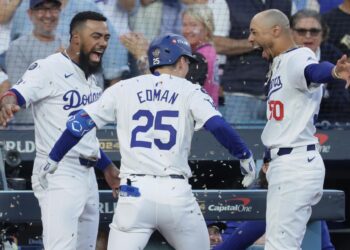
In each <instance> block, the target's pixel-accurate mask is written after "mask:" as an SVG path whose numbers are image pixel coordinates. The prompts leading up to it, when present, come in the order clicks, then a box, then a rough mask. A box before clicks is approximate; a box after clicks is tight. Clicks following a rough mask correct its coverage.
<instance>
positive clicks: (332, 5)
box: [0, 0, 350, 125]
mask: <svg viewBox="0 0 350 250" xmlns="http://www.w3.org/2000/svg"><path fill="white" fill-rule="evenodd" d="M270 8H276V9H279V10H281V11H283V12H284V13H285V14H286V15H287V16H289V17H292V28H293V30H294V32H293V33H294V36H295V40H296V42H297V43H298V44H299V45H300V46H306V47H310V49H312V50H313V51H314V52H315V53H316V55H317V56H318V58H319V59H320V60H321V61H322V60H329V61H331V62H333V63H335V62H336V60H337V58H339V57H340V55H341V54H348V55H349V52H350V33H349V32H350V31H349V28H348V27H349V24H350V1H349V0H336V1H334V0H318V1H317V0H293V1H290V0H285V1H279V0H260V1H253V0H247V1H239V0H229V1H228V0H226V1H225V0H82V1H72V0H59V1H58V0H55V1H50V0H48V1H47V3H45V4H44V5H40V7H38V8H34V9H31V8H30V7H29V1H21V0H15V1H13V0H12V1H10V0H0V38H1V40H0V67H1V75H2V77H1V81H2V83H1V85H0V91H1V92H4V91H6V90H7V89H9V88H10V87H11V86H12V85H13V84H15V83H16V82H18V81H20V80H21V75H22V74H23V73H24V71H25V70H26V69H27V68H28V66H29V65H30V64H31V63H32V62H33V61H35V60H37V59H40V58H45V57H46V56H48V55H49V54H52V53H55V52H59V51H63V50H64V48H65V47H66V46H67V44H68V42H69V39H70V38H69V22H70V19H71V18H72V16H73V15H74V14H75V13H77V12H79V11H84V10H93V11H99V12H102V13H103V14H104V15H105V16H106V17H107V18H108V25H109V27H110V32H111V42H110V44H109V47H108V49H107V52H106V53H105V55H104V57H103V69H102V71H101V72H100V73H99V74H98V77H99V82H100V84H101V85H102V86H104V87H108V86H110V85H111V84H114V83H116V82H118V81H119V80H121V79H125V78H129V77H133V76H136V75H139V74H144V73H148V62H147V56H146V50H147V48H148V44H149V41H151V40H152V39H153V38H154V37H156V36H157V35H159V34H164V33H166V32H173V33H180V34H183V35H184V36H185V37H186V38H187V39H188V41H189V42H190V44H191V47H192V49H193V52H194V53H195V54H196V55H197V56H198V57H199V58H201V59H202V63H201V64H199V65H196V67H193V68H192V70H191V71H192V75H191V76H189V77H188V79H189V80H191V79H192V80H193V79H194V78H196V81H194V82H195V83H200V81H198V79H202V81H203V82H202V83H201V84H202V85H203V87H204V88H205V89H206V90H207V92H208V93H209V94H210V95H211V96H212V98H213V99H214V102H215V104H216V105H217V106H218V108H219V109H220V111H221V112H222V114H223V116H224V117H225V119H226V120H227V121H229V122H230V123H232V124H236V125H240V124H241V125H247V124H248V125H249V124H250V125H251V124H258V125H263V124H264V123H265V119H266V117H265V116H266V115H265V113H266V104H265V95H264V88H263V86H264V82H265V81H266V73H267V72H268V69H269V62H267V61H265V60H264V59H263V58H262V56H261V52H260V51H259V50H256V49H255V48H253V47H252V45H251V44H250V43H249V42H248V40H247V38H248V35H249V24H250V20H251V18H252V17H253V16H254V15H255V14H256V13H258V12H259V11H262V10H264V9H270ZM6 74H7V77H6ZM349 103H350V98H349V91H347V90H345V89H344V88H343V87H342V83H341V82H339V81H335V82H332V83H325V94H324V98H323V102H322V108H321V111H320V120H327V121H329V122H331V123H332V122H345V123H346V122H349V121H350V111H349V107H350V105H349ZM23 113H24V114H22V116H21V115H20V116H18V117H17V118H16V119H15V120H14V122H15V123H32V118H31V113H30V111H29V112H23Z"/></svg>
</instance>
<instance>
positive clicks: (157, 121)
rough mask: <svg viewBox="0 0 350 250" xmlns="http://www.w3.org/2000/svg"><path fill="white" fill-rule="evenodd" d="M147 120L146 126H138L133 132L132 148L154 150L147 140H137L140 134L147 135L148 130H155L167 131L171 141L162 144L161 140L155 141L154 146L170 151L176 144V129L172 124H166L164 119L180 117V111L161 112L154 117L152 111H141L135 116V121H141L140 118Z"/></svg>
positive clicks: (133, 117)
mask: <svg viewBox="0 0 350 250" xmlns="http://www.w3.org/2000/svg"><path fill="white" fill-rule="evenodd" d="M142 117H144V118H146V121H147V122H146V124H145V125H139V126H136V127H135V128H134V129H133V130H132V132H131V142H130V147H131V148H133V147H141V148H152V142H151V141H146V140H137V139H136V136H137V134H138V133H146V132H147V131H148V130H150V129H152V128H154V130H160V131H166V132H168V133H169V140H168V141H167V142H162V141H161V140H160V139H156V138H155V139H154V140H153V142H154V144H155V145H156V146H157V147H158V148H159V149H161V150H170V149H171V148H172V147H173V146H174V145H175V143H176V134H177V131H176V129H175V128H174V127H173V126H172V125H170V124H164V123H163V118H168V117H170V118H171V117H173V118H177V117H179V111H174V110H161V111H158V112H157V113H156V115H155V116H154V115H153V114H152V113H151V111H149V110H144V109H141V110H139V111H137V112H136V113H135V114H134V115H133V116H132V119H133V120H140V118H142Z"/></svg>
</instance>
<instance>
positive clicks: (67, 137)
mask: <svg viewBox="0 0 350 250" xmlns="http://www.w3.org/2000/svg"><path fill="white" fill-rule="evenodd" d="M81 138H82V137H76V136H74V135H73V134H72V133H71V132H70V131H69V130H68V129H66V130H65V131H64V132H63V133H62V135H61V137H60V138H59V139H58V140H57V141H56V143H55V145H54V147H53V148H52V149H51V152H50V154H49V157H50V158H51V159H52V160H54V161H56V162H59V161H61V160H62V158H63V157H64V156H65V155H66V154H67V153H68V151H69V150H71V149H72V148H73V147H74V146H75V145H77V144H78V142H79V141H80V139H81Z"/></svg>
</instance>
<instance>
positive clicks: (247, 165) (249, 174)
mask: <svg viewBox="0 0 350 250" xmlns="http://www.w3.org/2000/svg"><path fill="white" fill-rule="evenodd" d="M240 165H241V166H240V168H241V173H242V174H243V175H244V178H243V181H242V185H243V187H249V186H250V185H251V184H252V183H253V182H254V181H255V179H256V167H255V162H254V159H253V156H250V157H249V158H248V159H244V160H240Z"/></svg>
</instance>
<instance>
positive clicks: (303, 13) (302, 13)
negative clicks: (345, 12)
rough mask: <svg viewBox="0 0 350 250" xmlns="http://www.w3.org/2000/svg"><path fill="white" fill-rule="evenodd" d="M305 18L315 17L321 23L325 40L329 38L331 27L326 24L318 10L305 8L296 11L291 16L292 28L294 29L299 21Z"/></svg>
mask: <svg viewBox="0 0 350 250" xmlns="http://www.w3.org/2000/svg"><path fill="white" fill-rule="evenodd" d="M303 18H313V19H315V20H316V21H317V22H318V23H319V24H320V25H321V29H322V38H323V40H326V39H327V37H328V33H329V27H328V25H327V24H326V22H325V21H324V20H323V18H322V16H321V15H320V13H318V12H317V11H316V10H309V9H303V10H299V11H298V12H297V13H295V14H294V15H293V16H292V17H291V18H290V24H291V27H292V29H294V28H295V27H296V25H297V23H298V22H299V21H300V20H301V19H303Z"/></svg>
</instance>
